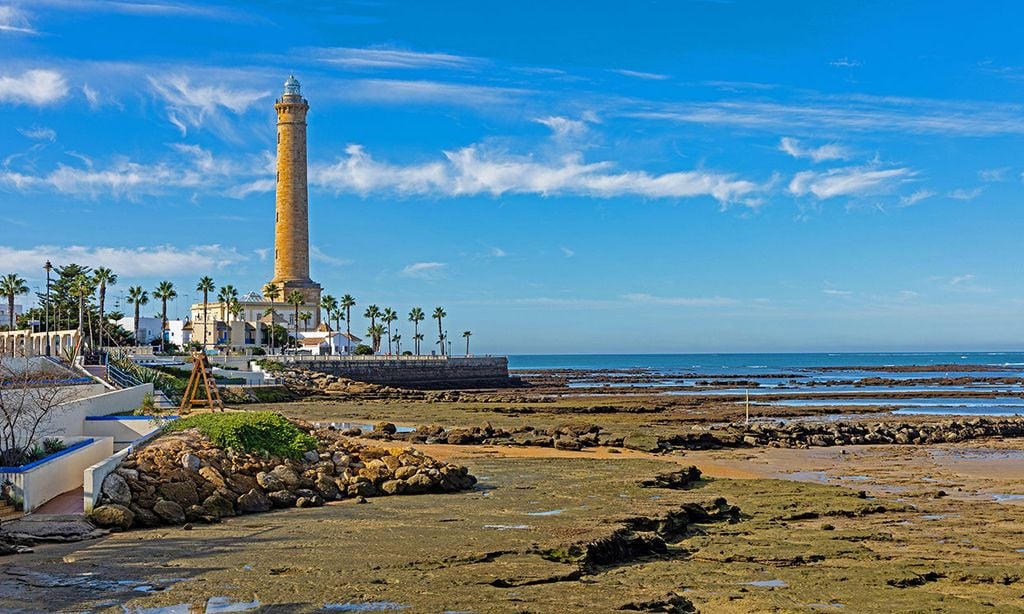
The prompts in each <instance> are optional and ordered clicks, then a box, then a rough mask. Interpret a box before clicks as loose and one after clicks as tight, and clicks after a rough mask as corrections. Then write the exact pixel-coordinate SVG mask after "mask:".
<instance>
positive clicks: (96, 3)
mask: <svg viewBox="0 0 1024 614" xmlns="http://www.w3.org/2000/svg"><path fill="white" fill-rule="evenodd" d="M31 1H32V3H33V4H34V5H36V6H49V7H55V8H59V9H62V10H70V11H80V12H83V13H120V14H125V15H139V16H152V17H175V16H178V17H210V18H218V19H227V18H237V17H240V16H241V15H240V14H238V13H234V12H232V11H229V10H228V9H225V8H223V7H217V6H209V5H207V4H206V3H199V2H197V3H185V2H153V1H151V0H140V1H136V0H89V1H88V2H82V1H81V0H31Z"/></svg>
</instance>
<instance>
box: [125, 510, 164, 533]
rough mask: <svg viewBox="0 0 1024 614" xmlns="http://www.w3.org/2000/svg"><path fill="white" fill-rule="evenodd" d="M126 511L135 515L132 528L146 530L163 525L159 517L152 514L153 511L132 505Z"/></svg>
mask: <svg viewBox="0 0 1024 614" xmlns="http://www.w3.org/2000/svg"><path fill="white" fill-rule="evenodd" d="M128 509H130V510H131V511H132V513H133V514H135V522H134V523H133V526H136V527H144V528H147V529H148V528H152V527H159V526H160V525H162V524H163V521H161V520H160V517H159V516H157V515H156V514H154V513H153V510H147V509H146V508H144V507H141V506H138V505H132V506H130V507H129V508H128Z"/></svg>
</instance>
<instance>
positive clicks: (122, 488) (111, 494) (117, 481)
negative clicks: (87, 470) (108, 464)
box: [100, 472, 132, 506]
mask: <svg viewBox="0 0 1024 614" xmlns="http://www.w3.org/2000/svg"><path fill="white" fill-rule="evenodd" d="M100 492H101V493H103V494H104V495H105V496H106V497H107V499H109V500H110V501H111V502H112V503H116V504H118V505H123V506H127V505H128V504H130V503H131V502H132V491H131V489H130V488H128V482H126V481H125V479H124V478H123V477H121V476H120V475H119V474H117V473H116V472H115V473H111V474H110V475H108V476H107V477H106V478H104V479H103V486H102V488H101V489H100Z"/></svg>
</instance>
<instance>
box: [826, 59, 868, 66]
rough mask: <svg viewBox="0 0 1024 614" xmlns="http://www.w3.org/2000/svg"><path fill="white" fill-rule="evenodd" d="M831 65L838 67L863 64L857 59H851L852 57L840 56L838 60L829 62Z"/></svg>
mask: <svg viewBox="0 0 1024 614" xmlns="http://www.w3.org/2000/svg"><path fill="white" fill-rule="evenodd" d="M829 65H830V66H835V67H836V68H857V67H859V66H861V63H860V62H859V61H857V60H851V59H850V58H845V57H844V58H839V59H838V60H832V61H831V62H829Z"/></svg>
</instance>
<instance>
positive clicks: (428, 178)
mask: <svg viewBox="0 0 1024 614" xmlns="http://www.w3.org/2000/svg"><path fill="white" fill-rule="evenodd" d="M345 152H346V157H345V158H342V159H341V160H340V161H338V162H337V163H335V164H333V165H329V166H317V167H315V168H314V169H313V173H312V182H313V183H314V184H315V185H319V186H321V187H325V188H330V189H333V190H336V191H338V192H343V191H350V192H357V193H360V194H364V195H365V194H369V193H371V192H395V193H398V194H403V195H408V194H421V195H440V196H474V195H479V194H490V195H491V196H501V195H504V194H539V195H543V196H555V195H561V194H572V195H579V196H593V197H598V198H614V197H618V196H640V197H645V198H690V197H697V196H710V197H712V198H714V199H716V200H718V201H719V202H720V203H723V204H726V203H734V202H739V203H743V204H747V205H749V206H756V205H757V203H756V202H755V201H753V200H752V199H751V197H752V196H753V195H754V194H755V193H757V192H760V191H763V190H764V186H762V185H759V184H757V183H754V182H752V181H747V180H743V179H737V178H735V177H734V176H733V175H729V174H723V173H715V172H710V171H703V170H699V171H679V172H670V173H664V174H660V175H654V174H650V173H648V172H646V171H622V172H616V171H614V170H613V168H614V166H615V165H614V163H612V162H607V161H606V162H594V163H586V162H584V161H583V156H582V154H581V153H579V152H575V153H570V154H566V155H564V156H562V157H560V158H557V159H555V160H552V161H548V162H541V161H537V160H535V159H534V158H533V157H531V156H515V155H511V154H508V153H506V152H494V151H486V150H483V149H481V148H480V147H478V146H469V147H465V148H463V149H459V150H456V151H447V152H444V156H445V160H444V161H435V162H426V163H420V164H413V165H408V166H400V165H393V164H388V163H385V162H378V161H376V160H374V159H373V158H372V157H371V156H370V155H369V154H368V153H366V151H365V150H364V149H363V148H362V146H360V145H350V146H348V147H347V148H346V150H345Z"/></svg>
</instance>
